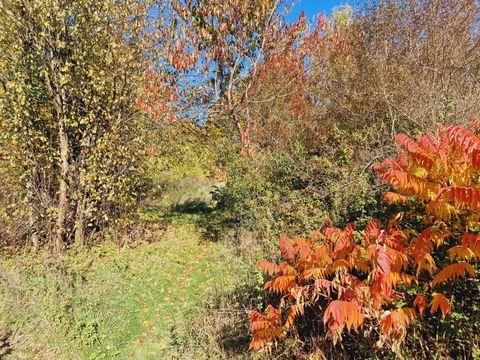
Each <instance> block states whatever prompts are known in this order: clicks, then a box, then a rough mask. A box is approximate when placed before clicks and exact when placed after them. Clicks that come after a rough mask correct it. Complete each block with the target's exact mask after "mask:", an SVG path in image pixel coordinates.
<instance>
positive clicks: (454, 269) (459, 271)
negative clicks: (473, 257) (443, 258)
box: [431, 262, 475, 287]
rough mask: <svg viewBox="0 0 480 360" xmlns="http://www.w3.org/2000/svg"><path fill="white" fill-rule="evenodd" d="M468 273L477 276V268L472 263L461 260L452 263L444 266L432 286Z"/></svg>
mask: <svg viewBox="0 0 480 360" xmlns="http://www.w3.org/2000/svg"><path fill="white" fill-rule="evenodd" d="M467 273H468V274H470V275H471V276H473V277H475V269H474V267H473V266H472V265H470V264H468V263H466V262H460V263H456V264H450V265H448V266H446V267H445V268H443V269H442V270H441V271H440V272H439V273H438V274H437V275H436V276H435V278H434V279H433V281H432V283H431V285H432V287H435V286H437V285H438V284H441V283H443V282H446V281H449V280H452V279H454V278H457V277H464V276H466V275H467Z"/></svg>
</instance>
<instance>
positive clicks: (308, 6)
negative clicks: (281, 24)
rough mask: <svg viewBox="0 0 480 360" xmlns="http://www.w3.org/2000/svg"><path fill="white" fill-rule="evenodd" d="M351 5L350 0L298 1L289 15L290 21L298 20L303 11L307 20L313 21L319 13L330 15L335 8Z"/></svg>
mask: <svg viewBox="0 0 480 360" xmlns="http://www.w3.org/2000/svg"><path fill="white" fill-rule="evenodd" d="M348 3H351V1H349V0H298V3H297V4H296V5H295V7H294V8H293V10H292V11H291V13H290V14H289V15H288V19H289V20H290V21H291V20H294V19H297V18H298V16H299V15H300V13H301V12H302V11H304V12H305V14H306V15H307V18H309V19H311V18H312V17H313V16H315V15H317V14H318V13H321V12H323V13H325V14H327V15H328V14H330V12H331V11H332V9H333V8H334V7H335V6H339V5H344V4H348Z"/></svg>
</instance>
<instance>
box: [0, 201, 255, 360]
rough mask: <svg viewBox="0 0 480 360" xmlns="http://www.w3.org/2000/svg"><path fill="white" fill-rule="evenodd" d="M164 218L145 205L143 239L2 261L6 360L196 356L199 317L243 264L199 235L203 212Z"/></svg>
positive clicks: (230, 289)
mask: <svg viewBox="0 0 480 360" xmlns="http://www.w3.org/2000/svg"><path fill="white" fill-rule="evenodd" d="M168 216H169V217H168V219H166V218H165V215H164V214H163V215H161V214H160V213H158V214H157V213H156V211H155V208H150V209H148V211H145V213H144V218H146V220H145V219H144V224H140V225H141V226H142V227H143V228H142V227H140V228H139V229H141V234H142V235H140V237H142V236H144V237H147V238H148V241H149V242H148V243H147V242H144V241H139V242H138V243H137V245H136V246H132V247H127V248H123V249H120V248H118V247H117V246H116V245H114V244H112V243H105V244H103V245H100V246H98V247H94V248H92V249H91V250H89V251H84V250H78V251H75V250H72V251H71V252H70V253H69V254H68V256H67V257H65V258H64V259H62V260H61V261H58V262H52V263H48V260H46V259H40V260H38V257H32V256H24V257H21V258H20V259H19V258H18V257H17V258H15V259H4V260H2V266H3V267H4V268H5V275H4V277H3V278H2V281H1V282H0V298H2V299H4V300H2V302H0V314H5V315H2V317H1V318H0V329H2V328H3V329H6V330H8V331H12V332H13V333H15V334H16V335H15V336H14V337H13V338H12V339H11V340H12V341H10V345H9V346H10V348H8V349H5V353H8V352H10V355H7V359H8V358H9V357H10V358H11V359H30V358H34V359H177V358H182V359H186V358H191V356H193V355H192V352H191V351H193V353H195V354H197V355H195V358H199V357H200V356H201V354H202V346H205V344H202V343H201V342H202V340H199V339H202V334H201V332H202V331H204V330H205V328H204V326H208V325H207V324H206V323H204V324H202V322H201V321H202V320H201V319H203V318H204V317H205V318H208V316H205V314H206V313H208V312H209V311H215V310H213V309H214V308H215V307H216V306H218V305H219V304H218V302H219V298H220V296H219V295H220V294H222V296H223V297H225V294H229V293H234V291H235V289H236V287H237V286H238V284H239V283H240V282H241V281H242V279H244V278H245V276H246V273H247V271H248V267H247V266H246V265H244V264H243V263H242V261H241V260H240V258H238V257H237V256H235V254H234V253H233V252H232V250H231V249H230V247H228V246H226V245H225V244H223V243H221V242H214V241H211V240H210V239H205V238H204V236H203V235H204V229H203V227H202V226H201V225H199V224H202V223H204V222H205V216H206V215H205V214H204V213H202V212H199V213H182V212H176V213H170V214H169V215H168ZM160 223H162V225H159V224H160ZM142 240H144V239H142ZM32 264H33V265H32ZM19 304H21V306H20V305H19ZM237 320H238V318H237ZM242 326H244V325H242V324H239V327H242ZM205 336H206V337H208V336H209V335H205ZM210 340H212V339H210ZM213 341H215V340H213ZM198 354H200V355H198ZM0 357H1V356H0ZM219 357H223V356H220V355H219ZM205 358H209V357H207V356H206V355H205ZM210 358H211V357H210Z"/></svg>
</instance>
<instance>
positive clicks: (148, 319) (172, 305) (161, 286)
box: [127, 221, 241, 359]
mask: <svg viewBox="0 0 480 360" xmlns="http://www.w3.org/2000/svg"><path fill="white" fill-rule="evenodd" d="M145 255H146V256H145V260H144V261H142V262H137V263H136V264H135V265H134V268H133V269H132V271H134V272H135V273H136V274H139V276H142V278H143V282H144V284H145V286H142V287H140V288H138V287H136V289H135V287H134V291H137V290H140V291H141V292H142V293H141V294H136V296H138V297H139V305H140V308H141V310H140V311H139V313H138V318H137V319H138V321H137V322H138V325H139V328H138V331H137V333H136V334H135V337H134V338H133V341H132V342H131V344H130V346H129V347H130V349H129V351H128V353H127V355H128V356H129V357H130V356H131V357H134V358H138V359H146V358H152V359H153V358H158V355H159V354H169V355H171V356H173V355H174V354H180V353H181V350H182V349H181V348H178V346H181V344H182V342H183V341H188V339H187V338H185V339H182V338H177V337H182V334H183V335H185V334H186V333H188V331H189V330H190V329H188V322H189V321H190V320H191V319H192V317H194V316H195V315H196V314H198V313H199V311H200V310H201V309H203V308H205V307H207V308H208V307H209V305H211V306H213V305H214V303H213V301H214V299H215V297H216V296H215V295H216V294H217V293H220V292H228V291H229V289H231V291H233V290H234V286H235V283H236V280H237V275H236V274H238V271H239V267H240V266H241V264H239V263H235V262H232V260H233V258H232V257H231V256H230V254H227V253H225V248H224V247H223V246H222V245H221V244H218V243H212V242H208V241H203V240H202V238H201V233H200V231H199V229H198V227H197V226H196V225H194V224H192V223H191V222H189V221H186V222H185V221H184V222H181V223H176V224H173V225H172V226H171V227H170V228H169V231H168V234H166V236H165V237H164V238H163V239H162V241H161V242H160V243H159V244H157V245H155V246H153V247H150V249H149V250H148V251H147V252H146V254H145ZM197 330H198V331H201V329H197Z"/></svg>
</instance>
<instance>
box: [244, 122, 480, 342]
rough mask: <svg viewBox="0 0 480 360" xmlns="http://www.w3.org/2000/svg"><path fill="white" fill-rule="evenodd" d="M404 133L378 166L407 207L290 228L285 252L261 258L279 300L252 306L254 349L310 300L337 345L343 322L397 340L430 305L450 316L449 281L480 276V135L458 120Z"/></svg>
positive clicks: (284, 329) (283, 332) (393, 197)
mask: <svg viewBox="0 0 480 360" xmlns="http://www.w3.org/2000/svg"><path fill="white" fill-rule="evenodd" d="M477 125H478V120H475V119H474V120H472V128H473V129H475V128H477V127H478V126H477ZM396 141H397V142H398V143H399V144H400V145H401V148H402V149H401V150H400V151H399V153H398V156H397V158H396V159H395V160H393V159H387V160H385V161H383V163H381V164H376V165H375V166H374V169H375V171H376V172H378V174H379V175H380V176H381V178H382V180H383V181H384V182H385V183H387V184H388V185H389V186H390V189H389V191H388V192H385V193H383V199H384V200H385V201H387V202H389V203H393V204H396V205H399V206H401V207H402V208H403V209H404V211H402V212H399V213H398V214H396V215H395V216H394V217H393V218H392V219H391V220H390V221H389V222H388V223H387V224H386V225H383V224H382V223H381V222H380V221H379V220H376V219H372V220H370V221H369V222H368V224H367V226H366V227H365V229H363V230H362V231H357V230H355V227H354V225H353V224H349V225H347V226H346V227H345V228H344V229H340V228H336V227H333V226H332V224H331V222H330V221H329V220H328V219H326V221H325V225H324V228H323V229H322V230H321V231H320V232H314V233H312V234H311V236H310V238H308V239H304V238H295V239H289V238H286V237H282V238H281V239H280V241H279V249H280V252H281V257H282V261H281V262H279V263H273V262H269V261H267V260H260V261H259V262H258V264H257V267H258V268H259V269H260V270H261V271H262V272H263V273H265V274H266V275H267V276H268V277H269V280H268V281H267V282H266V283H265V288H266V289H267V290H268V291H269V292H271V293H274V294H277V295H278V296H279V301H278V303H277V305H276V306H273V305H269V306H268V307H267V310H266V312H265V314H261V313H259V312H257V311H252V312H251V313H250V330H251V333H252V341H251V343H250V348H252V349H255V350H258V349H262V348H265V347H268V346H269V345H271V344H273V343H274V342H275V341H278V340H281V339H282V338H284V337H286V336H287V335H288V334H290V333H292V331H290V330H291V329H292V328H293V327H295V322H296V320H297V318H299V317H301V316H302V315H304V314H305V312H306V309H307V308H314V307H315V308H317V309H318V307H320V308H321V310H322V314H323V324H324V329H325V333H326V335H327V336H328V337H329V338H331V340H332V341H333V343H334V344H335V343H336V342H337V341H339V340H341V339H342V334H343V333H344V332H345V331H348V332H352V331H353V332H359V331H364V334H370V335H371V334H375V333H376V334H378V335H377V337H378V339H377V340H379V341H377V345H378V346H384V345H385V344H388V345H390V346H392V348H393V347H394V346H398V345H399V344H400V343H401V342H402V341H403V339H404V338H405V336H406V334H407V332H408V329H409V326H410V325H411V324H412V323H413V322H417V321H427V320H425V319H427V318H425V313H428V314H429V317H430V318H431V317H432V316H441V317H442V318H444V319H445V318H446V317H447V316H448V315H449V314H450V313H451V312H452V310H453V306H454V303H453V299H452V297H451V296H450V295H449V287H448V284H451V282H453V281H454V280H455V279H457V278H463V277H475V268H474V266H473V265H472V263H473V262H475V261H477V260H478V258H479V257H480V235H478V231H479V230H480V216H479V215H480V212H479V211H478V210H479V208H480V184H479V179H478V174H479V171H480V138H479V137H478V136H477V135H476V132H475V131H474V130H473V131H470V130H467V129H465V128H462V127H460V126H455V125H452V126H448V127H440V128H439V130H438V132H437V134H435V135H434V134H427V135H425V136H422V137H419V138H417V139H411V138H409V137H407V136H406V135H398V136H397V138H396ZM412 224H413V225H412ZM372 330H373V331H372Z"/></svg>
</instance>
